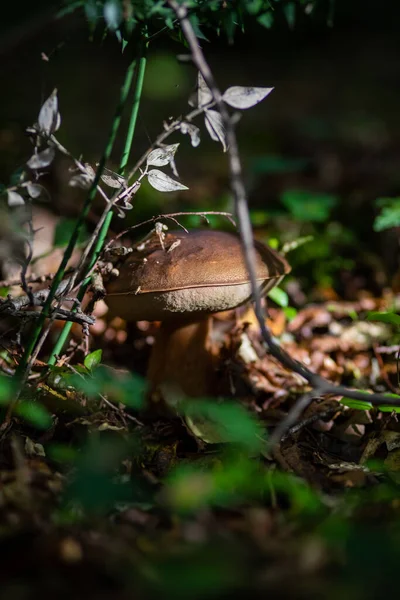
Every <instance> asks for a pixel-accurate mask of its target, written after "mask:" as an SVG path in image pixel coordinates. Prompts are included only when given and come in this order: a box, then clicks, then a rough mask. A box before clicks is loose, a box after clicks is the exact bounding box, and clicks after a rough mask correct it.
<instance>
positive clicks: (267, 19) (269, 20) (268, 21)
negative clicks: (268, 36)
mask: <svg viewBox="0 0 400 600" xmlns="http://www.w3.org/2000/svg"><path fill="white" fill-rule="evenodd" d="M257 21H258V22H259V23H260V25H262V26H263V27H265V28H266V29H271V27H272V25H273V23H274V17H273V15H272V13H271V12H267V13H264V14H263V15H261V16H259V17H258V19H257Z"/></svg>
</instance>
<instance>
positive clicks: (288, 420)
mask: <svg viewBox="0 0 400 600" xmlns="http://www.w3.org/2000/svg"><path fill="white" fill-rule="evenodd" d="M314 398H318V390H313V391H312V392H307V393H306V394H303V396H301V398H299V399H298V400H296V402H295V403H294V405H293V406H292V408H291V409H290V411H289V412H288V414H287V415H286V417H285V418H284V419H282V421H281V422H280V423H279V424H278V425H277V426H276V427H275V429H274V431H273V433H272V435H271V436H270V438H269V440H268V447H269V448H274V447H275V446H277V445H279V443H280V442H281V440H282V438H283V437H284V436H285V434H286V432H288V431H289V429H290V428H291V427H293V425H294V424H295V423H296V422H297V420H298V419H299V418H300V416H301V414H302V413H303V412H304V411H305V410H306V408H307V407H308V406H309V405H310V404H311V402H312V401H313V400H314Z"/></svg>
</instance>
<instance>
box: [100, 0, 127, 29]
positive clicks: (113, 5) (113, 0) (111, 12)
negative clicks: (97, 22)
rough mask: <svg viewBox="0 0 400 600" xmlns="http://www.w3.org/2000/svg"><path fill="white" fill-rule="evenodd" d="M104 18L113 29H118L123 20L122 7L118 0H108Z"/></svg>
mask: <svg viewBox="0 0 400 600" xmlns="http://www.w3.org/2000/svg"><path fill="white" fill-rule="evenodd" d="M103 15H104V20H105V22H106V24H107V27H108V28H109V29H111V31H115V30H116V29H118V27H119V26H120V24H121V22H122V7H121V4H120V3H119V2H118V0H107V2H106V3H105V4H104V8H103Z"/></svg>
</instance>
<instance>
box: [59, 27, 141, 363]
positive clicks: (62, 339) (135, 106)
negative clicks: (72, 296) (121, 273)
mask: <svg viewBox="0 0 400 600" xmlns="http://www.w3.org/2000/svg"><path fill="white" fill-rule="evenodd" d="M147 46H148V41H147V38H146V36H143V37H142V39H141V42H140V44H139V58H138V60H137V62H136V61H135V62H136V65H135V92H134V97H133V103H132V110H131V116H130V120H129V126H128V132H127V135H126V140H125V146H124V150H123V153H122V157H121V162H120V166H119V173H120V174H121V175H123V174H124V170H125V167H126V165H127V163H128V160H129V155H130V152H131V148H132V142H133V137H134V134H135V129H136V122H137V116H138V111H139V105H140V99H141V96H142V90H143V81H144V74H145V71H146V61H147V57H146V51H147ZM125 81H126V79H125ZM131 82H132V78H131V80H130V82H129V87H130V84H131ZM124 85H125V84H124ZM123 87H124V86H123ZM128 92H129V88H128V90H127V93H128ZM126 95H127V94H126ZM112 217H113V213H112V210H111V209H110V212H109V213H108V215H107V216H106V218H105V221H104V223H103V226H102V228H101V230H100V232H99V236H98V238H97V242H96V244H95V247H94V250H93V255H92V258H91V260H90V261H89V263H88V266H87V269H86V273H88V272H89V271H90V270H91V269H92V268H93V266H94V265H95V264H96V261H97V259H98V257H99V255H100V252H101V250H102V248H103V245H104V241H105V239H106V237H107V233H108V229H109V227H110V224H111V220H112ZM90 279H91V278H90V276H89V277H86V278H85V279H84V281H83V282H82V284H81V286H80V288H79V292H78V294H77V299H78V300H79V301H81V300H83V297H84V295H85V293H86V290H87V288H88V286H89V283H90ZM72 310H76V305H75V306H74V307H73V308H72ZM71 328H72V322H71V321H68V322H67V323H65V324H64V327H63V330H62V332H61V334H60V336H59V338H58V340H57V342H56V344H55V346H54V348H53V351H52V353H51V356H50V358H49V360H48V364H50V365H54V364H55V362H56V360H57V356H59V355H60V354H61V352H62V349H63V347H64V344H65V343H66V341H67V339H68V335H69V333H70V331H71Z"/></svg>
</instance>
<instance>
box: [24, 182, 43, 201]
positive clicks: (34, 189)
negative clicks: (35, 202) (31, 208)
mask: <svg viewBox="0 0 400 600" xmlns="http://www.w3.org/2000/svg"><path fill="white" fill-rule="evenodd" d="M26 189H27V191H28V194H29V195H30V197H31V198H34V199H35V198H39V196H42V195H43V193H44V192H45V189H44V187H43V186H42V185H39V184H37V183H31V182H29V183H28V184H27V185H26Z"/></svg>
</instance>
